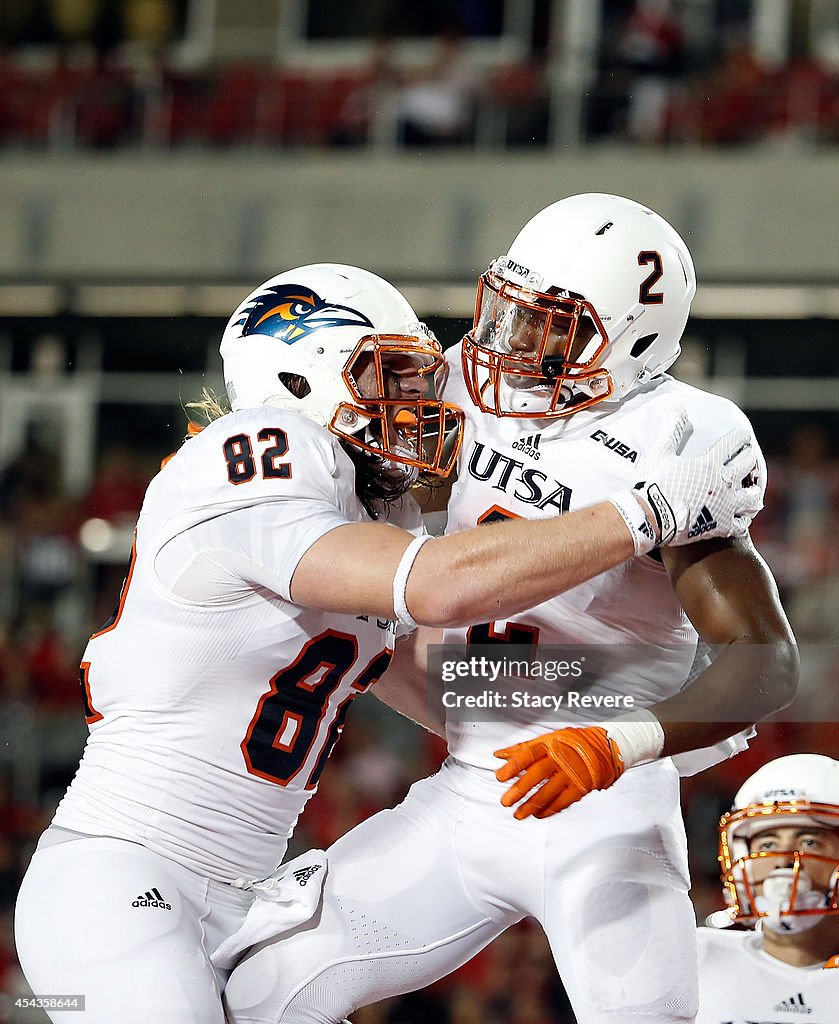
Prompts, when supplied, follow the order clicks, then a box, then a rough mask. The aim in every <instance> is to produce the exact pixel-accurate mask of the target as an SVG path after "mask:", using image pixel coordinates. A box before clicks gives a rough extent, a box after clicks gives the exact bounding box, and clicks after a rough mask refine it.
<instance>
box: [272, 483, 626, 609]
mask: <svg viewBox="0 0 839 1024" xmlns="http://www.w3.org/2000/svg"><path fill="white" fill-rule="evenodd" d="M630 500H634V499H630ZM639 508H640V506H639ZM413 540H414V538H413V537H412V536H411V534H409V533H406V532H405V531H403V530H400V529H397V528H395V527H393V526H387V525H385V524H381V523H347V524H346V525H344V526H339V527H337V528H336V529H334V530H331V531H330V532H329V533H327V534H325V535H324V536H323V537H321V538H320V539H319V540H317V541H316V542H315V543H314V544H313V545H312V546H311V547H310V548H309V549H308V550H307V551H306V552H305V554H304V555H303V557H302V558H301V559H300V561H299V562H298V564H297V567H296V569H295V571H294V575H293V576H292V580H291V599H292V600H293V601H294V602H295V604H301V605H305V606H307V607H310V608H319V609H321V610H323V611H330V612H338V613H343V614H353V613H354V614H358V613H360V612H364V613H366V614H370V615H376V616H378V617H380V618H391V619H392V618H400V619H404V618H405V616H404V613H402V614H399V610H398V609H397V607H396V605H397V604H398V603H399V598H400V597H402V599H403V602H404V604H405V605H406V606H407V610H408V613H409V615H410V616H411V617H412V618H413V619H414V620H415V621H416V622H417V623H421V624H423V625H427V626H440V627H455V626H466V625H470V624H471V623H473V622H484V621H487V620H492V619H502V618H509V617H510V616H512V615H515V614H517V613H518V612H521V611H524V610H525V609H527V608H532V607H534V605H537V604H541V603H542V602H543V601H546V600H548V599H549V598H551V597H553V596H554V595H555V594H559V593H562V592H563V591H565V590H568V589H569V588H571V587H575V586H577V585H579V584H580V583H583V582H585V581H586V580H588V579H591V578H592V577H593V576H597V575H598V574H599V573H601V572H604V571H605V570H607V569H611V568H613V567H614V566H616V565H619V564H620V563H621V562H623V561H625V560H626V559H627V558H630V557H631V556H632V555H633V554H635V543H634V541H633V537H632V534H631V532H630V529H629V528H628V527H627V525H626V522H625V520H624V518H623V516H622V515H621V514H620V512H618V510H617V508H616V507H615V506H614V505H613V504H611V503H610V502H603V503H601V504H599V505H593V506H591V507H590V508H586V509H580V510H579V511H577V512H572V513H570V514H568V515H564V516H561V517H557V518H554V519H546V520H540V521H530V520H524V519H519V520H514V521H509V522H503V523H493V524H492V525H485V526H479V527H473V528H472V529H470V530H463V531H460V532H458V533H453V534H450V535H448V536H445V537H433V538H430V539H429V540H428V541H427V542H426V543H425V544H424V545H423V546H422V547H421V548H420V549H419V551H418V552H416V555H415V557H414V558H413V560H412V562H411V564H410V565H409V566H407V568H408V573H407V575H405V568H406V563H405V562H403V558H404V557H408V558H410V557H411V555H412V554H413V552H408V548H409V545H410V544H411V542H412V541H413ZM406 553H407V556H406ZM398 574H401V575H403V576H405V581H404V584H401V585H400V581H399V576H398ZM395 591H400V593H398V594H396V596H395V594H394V592H395Z"/></svg>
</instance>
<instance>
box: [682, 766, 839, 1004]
mask: <svg viewBox="0 0 839 1024" xmlns="http://www.w3.org/2000/svg"><path fill="white" fill-rule="evenodd" d="M719 837H720V856H719V860H720V866H721V868H722V882H723V895H724V897H725V901H726V903H727V905H728V909H727V910H724V911H718V912H717V913H716V914H712V915H711V919H710V920H711V921H713V922H714V923H717V922H719V923H718V927H716V928H700V929H699V1016H698V1017H697V1022H698V1024H749V1022H750V1021H762V1022H765V1024H781V1022H782V1021H790V1020H807V1021H809V1022H810V1024H828V1022H830V1021H834V1020H836V1016H837V1006H839V761H835V760H834V759H833V758H831V757H825V756H824V755H823V754H791V755H789V756H788V757H779V758H777V759H776V760H775V761H770V762H769V763H768V764H765V765H764V766H763V767H762V768H760V769H758V771H756V772H755V773H754V775H752V776H751V778H749V779H747V780H746V782H745V783H744V784H743V786H742V787H741V789H740V790H739V792H738V793H737V796H736V797H735V798H734V806H733V807H732V809H731V811H730V812H729V813H728V814H726V815H724V816H723V818H722V820H721V821H720V826H719ZM732 924H739V925H745V926H747V928H748V930H745V931H744V930H742V929H732V930H731V931H725V930H720V929H721V928H727V927H728V926H729V925H732Z"/></svg>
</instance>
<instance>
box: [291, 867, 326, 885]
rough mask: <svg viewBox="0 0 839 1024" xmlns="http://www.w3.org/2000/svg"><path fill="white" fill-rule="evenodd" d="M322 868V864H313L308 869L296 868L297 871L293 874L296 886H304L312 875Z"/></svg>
mask: <svg viewBox="0 0 839 1024" xmlns="http://www.w3.org/2000/svg"><path fill="white" fill-rule="evenodd" d="M322 867H323V865H322V864H313V865H312V866H311V867H310V868H298V869H297V871H295V872H294V877H295V878H296V879H297V884H298V885H305V884H306V883H307V882H308V881H309V879H310V878H311V877H312V875H314V874H315V873H316V872H318V871H320V869H321V868H322Z"/></svg>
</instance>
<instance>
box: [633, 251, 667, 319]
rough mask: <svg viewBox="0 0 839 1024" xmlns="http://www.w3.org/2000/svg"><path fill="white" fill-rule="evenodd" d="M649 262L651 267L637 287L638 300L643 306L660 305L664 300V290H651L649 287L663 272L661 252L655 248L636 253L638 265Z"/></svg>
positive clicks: (642, 265) (659, 278)
mask: <svg viewBox="0 0 839 1024" xmlns="http://www.w3.org/2000/svg"><path fill="white" fill-rule="evenodd" d="M651 264H652V268H653V269H652V270H651V271H650V273H649V274H648V275H647V277H645V278H644V280H643V281H642V282H641V286H640V288H639V289H638V301H639V302H640V303H641V304H642V305H643V306H660V305H661V304H662V303H663V302H664V292H652V291H650V289H651V288H652V286H653V285H654V284H657V283H658V282H659V281H660V280H661V277H662V275H663V274H664V269H663V267H662V264H661V253H658V252H656V251H655V249H645V250H644V252H639V253H638V266H639V267H644V266H650V265H651Z"/></svg>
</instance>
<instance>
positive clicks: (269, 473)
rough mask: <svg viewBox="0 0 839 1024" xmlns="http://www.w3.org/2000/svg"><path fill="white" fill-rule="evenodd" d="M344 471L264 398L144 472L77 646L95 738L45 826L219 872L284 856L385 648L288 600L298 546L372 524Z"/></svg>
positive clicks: (390, 640) (359, 620)
mask: <svg viewBox="0 0 839 1024" xmlns="http://www.w3.org/2000/svg"><path fill="white" fill-rule="evenodd" d="M354 481H355V469H354V466H353V464H352V462H351V460H350V459H349V458H348V456H347V455H346V453H345V452H344V451H343V449H342V448H341V446H340V443H339V441H338V439H337V438H335V437H333V436H332V435H330V434H329V433H328V432H327V431H326V430H324V429H323V428H322V427H319V426H317V425H316V424H314V423H312V422H310V421H309V420H307V419H305V418H303V417H301V416H299V415H295V414H291V413H288V412H285V411H280V410H278V409H275V408H271V407H270V406H262V407H259V408H256V409H250V410H245V411H241V412H235V413H231V414H229V415H227V416H224V417H223V418H221V419H219V420H216V421H215V422H214V423H211V424H210V425H209V426H208V427H207V428H206V429H205V430H203V431H202V432H201V434H199V435H198V436H197V437H195V438H193V439H191V440H189V441H188V442H187V443H186V444H184V445H183V447H182V448H181V450H180V451H179V452H178V453H177V455H176V456H175V457H174V458H173V459H171V460H170V461H169V463H168V464H167V465H166V466H165V468H164V469H163V470H162V471H161V472H160V473H159V474H158V475H157V476H156V477H155V478H154V480H152V482H151V484H150V485H149V488H148V491H147V493H146V497H145V501H144V503H143V508H142V511H141V513H140V518H139V521H138V524H137V531H136V537H135V545H134V550H133V553H132V559H131V566H130V570H129V574H128V577H127V580H126V583H125V585H124V587H123V593H122V595H121V597H120V603H119V607H118V610H117V612H116V613H115V616H114V618H113V619H112V621H111V622H109V623H108V624H106V626H104V627H103V628H102V629H100V630H99V632H97V633H95V634H94V635H93V637H92V638H91V640H90V642H89V643H88V646H87V649H86V650H85V653H84V659H83V661H82V682H83V687H84V691H85V700H86V709H85V710H86V713H87V720H88V723H89V727H90V735H89V737H88V741H87V744H86V746H85V750H84V755H83V757H82V761H81V764H80V766H79V770H78V772H77V774H76V777H75V779H74V780H73V782H72V784H71V785H70V787H69V789H68V791H67V793H66V795H65V796H64V798H63V800H62V801H61V803H60V805H59V807H58V810H57V812H56V815H55V819H54V823H55V824H56V825H59V826H61V827H63V828H67V829H74V830H77V831H79V832H85V833H90V834H93V835H102V836H113V837H116V838H123V839H129V840H134V841H136V842H140V843H142V844H143V845H145V846H147V847H148V848H150V849H151V850H153V851H155V852H157V853H160V854H162V855H164V856H166V857H168V858H170V859H171V860H173V861H176V862H177V863H180V864H182V865H184V866H186V867H189V868H191V869H193V870H195V871H198V872H199V873H201V874H203V875H205V876H207V877H209V878H213V879H217V880H220V881H229V880H231V879H233V878H236V877H237V876H240V875H248V876H252V877H260V876H263V875H265V874H267V873H268V872H270V871H271V870H272V869H273V868H274V866H275V865H276V864H278V863H279V862H280V860H281V859H282V856H283V853H284V851H285V846H286V842H287V840H288V837H289V836H290V835H291V833H292V830H293V828H294V825H295V822H296V820H297V817H298V815H299V814H300V812H301V810H302V809H303V807H304V805H305V804H306V802H307V800H308V799H309V798H310V797H311V796H312V794H313V792H314V791H315V788H316V786H317V780H318V777H319V775H320V773H321V771H322V770H323V767H324V764H325V762H326V759H327V757H328V756H329V752H330V750H331V748H332V746H333V744H334V743H335V740H336V739H337V738H338V735H339V733H340V731H341V727H342V723H343V720H344V717H345V715H346V712H347V708H348V705H349V703H350V701H351V699H352V698H353V697H354V696H355V695H356V694H357V693H359V692H361V691H363V690H365V689H366V688H367V687H368V686H370V685H371V684H372V683H373V682H375V680H376V679H377V678H378V677H379V676H380V675H381V674H382V672H383V671H384V669H385V668H386V666H387V664H388V661H389V660H390V654H391V652H392V650H393V645H394V637H395V628H394V624H393V623H392V622H390V621H386V620H378V621H377V620H376V619H375V618H373V617H367V616H356V615H337V614H331V613H324V612H320V611H316V610H312V609H308V608H303V607H300V606H298V605H295V604H293V603H292V602H291V601H290V598H289V587H290V582H291V578H292V575H293V573H294V570H295V567H296V566H297V563H298V561H299V560H300V558H301V557H302V555H303V554H304V553H305V551H306V550H307V549H308V548H309V547H310V545H311V544H313V543H314V542H315V541H316V540H317V539H318V538H319V537H322V536H323V535H324V534H325V533H327V532H328V531H330V530H332V529H334V528H335V527H338V526H341V525H343V524H345V523H347V522H356V521H362V520H365V519H366V518H367V516H366V513H365V512H364V510H363V508H362V506H361V504H360V503H359V501H358V499H357V498H356V495H355V491H354ZM403 506H404V507H403V510H402V512H401V513H400V514H401V516H402V518H403V519H405V520H406V521H405V524H404V525H405V526H406V527H413V528H417V526H418V524H419V517H418V514H417V512H416V507H415V505H414V503H413V501H412V500H411V499H407V498H406V499H405V500H404V502H403Z"/></svg>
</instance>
